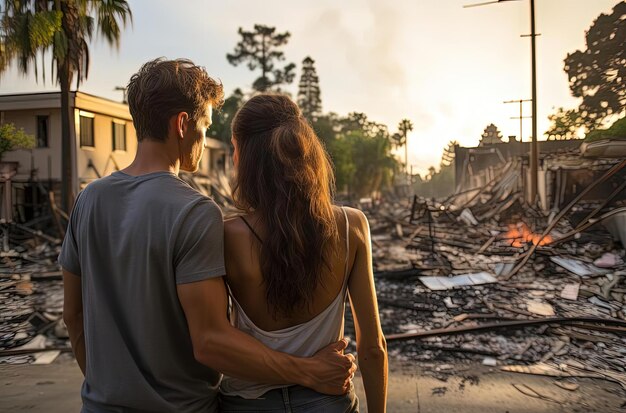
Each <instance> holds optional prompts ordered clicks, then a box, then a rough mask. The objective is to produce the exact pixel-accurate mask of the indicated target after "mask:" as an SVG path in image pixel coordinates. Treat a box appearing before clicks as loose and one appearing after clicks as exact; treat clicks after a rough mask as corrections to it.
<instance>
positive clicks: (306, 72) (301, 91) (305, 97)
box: [298, 56, 322, 122]
mask: <svg viewBox="0 0 626 413" xmlns="http://www.w3.org/2000/svg"><path fill="white" fill-rule="evenodd" d="M314 64H315V61H314V60H313V59H311V58H310V57H308V56H307V57H306V58H305V59H304V60H303V61H302V75H301V76H300V83H299V84H298V106H300V109H302V114H303V115H304V116H305V117H306V118H307V119H308V120H309V121H310V122H313V121H314V120H315V119H316V118H317V117H318V116H319V115H320V114H321V113H322V99H321V97H320V80H319V77H318V76H317V71H316V70H315V65H314Z"/></svg>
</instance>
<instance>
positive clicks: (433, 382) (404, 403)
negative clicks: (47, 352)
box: [0, 354, 626, 413]
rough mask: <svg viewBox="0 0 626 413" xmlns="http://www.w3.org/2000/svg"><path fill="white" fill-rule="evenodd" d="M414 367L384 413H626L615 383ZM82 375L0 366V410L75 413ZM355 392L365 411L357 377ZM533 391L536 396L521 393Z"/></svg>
mask: <svg viewBox="0 0 626 413" xmlns="http://www.w3.org/2000/svg"><path fill="white" fill-rule="evenodd" d="M427 370H430V368H428V369H426V368H423V367H421V366H420V365H418V364H413V365H409V364H408V363H403V364H402V365H401V364H399V362H392V363H391V368H390V377H389V402H388V408H387V410H388V412H391V413H404V412H418V413H435V412H447V413H455V412H463V413H472V412H477V413H491V412H493V413H496V412H498V413H507V412H508V413H522V412H541V413H543V412H545V413H548V412H568V413H569V412H581V413H582V412H602V413H610V412H626V403H625V401H624V400H623V398H622V397H623V394H624V393H623V392H621V390H620V388H619V386H618V385H616V384H614V383H610V382H605V381H601V380H592V379H579V380H578V381H577V383H578V384H579V386H580V387H579V388H578V389H577V390H575V391H570V390H565V389H563V388H561V387H558V386H557V385H555V379H553V378H550V377H539V376H531V375H523V374H516V373H505V372H502V371H499V370H498V369H496V368H488V367H485V366H482V365H458V366H454V369H453V370H452V371H454V373H453V374H451V375H449V377H448V378H447V380H445V381H444V380H442V379H440V378H439V379H438V378H435V377H432V375H430V374H428V371H427ZM81 382H82V376H81V374H80V370H79V369H78V366H77V365H76V362H75V361H74V359H73V358H72V357H71V355H69V354H63V355H61V357H59V358H58V359H57V360H56V361H55V362H54V363H52V364H50V365H0V411H1V412H22V411H28V412H42V413H43V412H45V413H67V412H77V411H79V409H80V395H79V393H80V384H81ZM356 388H357V393H358V395H359V397H360V399H361V400H362V408H361V411H362V412H367V407H366V406H365V404H366V403H365V396H364V393H363V385H362V382H361V379H360V377H358V376H357V379H356ZM518 389H522V391H524V392H525V393H532V391H535V392H537V393H538V394H539V395H540V396H539V397H540V398H537V395H536V396H535V397H531V396H528V395H525V394H523V393H522V392H520V390H518Z"/></svg>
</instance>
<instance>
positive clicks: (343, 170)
mask: <svg viewBox="0 0 626 413" xmlns="http://www.w3.org/2000/svg"><path fill="white" fill-rule="evenodd" d="M352 143H353V142H352V141H351V140H350V139H346V138H345V137H343V136H339V137H337V138H336V139H333V140H332V141H329V143H328V146H327V148H328V151H329V153H330V156H331V159H332V161H333V166H334V170H335V185H336V186H337V189H338V190H339V191H344V190H345V191H346V192H347V193H348V195H350V183H351V182H352V180H353V178H354V174H355V172H356V165H355V163H354V158H353V154H352Z"/></svg>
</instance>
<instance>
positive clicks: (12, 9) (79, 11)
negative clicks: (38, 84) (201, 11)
mask: <svg viewBox="0 0 626 413" xmlns="http://www.w3.org/2000/svg"><path fill="white" fill-rule="evenodd" d="M3 6H4V7H3V10H2V12H3V14H4V16H3V19H2V25H1V26H0V39H1V40H0V42H1V44H0V72H2V71H4V70H6V69H7V68H8V67H9V66H10V63H11V62H12V61H16V62H17V63H18V68H19V70H20V72H22V73H24V74H26V73H28V72H29V70H30V69H31V68H33V69H34V71H35V76H36V77H38V75H39V71H38V68H39V66H38V61H37V57H38V55H39V56H41V59H42V60H43V59H44V58H45V56H46V52H51V53H50V56H51V58H52V68H53V71H55V72H56V76H55V80H56V82H57V83H58V84H59V85H60V86H61V154H62V156H61V159H62V160H61V162H62V165H61V202H62V207H63V209H65V210H66V211H68V210H69V209H70V208H71V206H72V201H73V193H72V169H73V160H72V145H73V143H72V140H71V138H70V125H71V124H72V122H74V113H73V111H72V110H73V109H72V108H71V107H70V104H69V97H70V86H71V84H72V81H73V80H74V79H75V80H76V87H77V88H78V86H79V85H80V83H81V82H82V81H83V80H85V79H86V78H87V75H88V71H89V45H88V41H89V40H90V39H91V37H92V36H93V33H94V30H96V31H97V33H99V34H100V35H101V36H102V37H104V39H105V40H106V41H107V43H108V44H109V45H111V46H113V47H115V48H118V47H119V44H120V37H121V29H122V28H123V27H124V26H125V25H126V23H127V22H132V13H131V11H130V7H129V5H128V2H127V1H126V0H100V1H90V0H56V1H45V0H37V1H26V0H5V1H4V4H3ZM40 64H41V67H42V69H43V67H44V63H43V62H41V63H40ZM41 76H42V78H43V80H44V81H45V72H44V71H43V70H42V71H41Z"/></svg>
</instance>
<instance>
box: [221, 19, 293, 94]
mask: <svg viewBox="0 0 626 413" xmlns="http://www.w3.org/2000/svg"><path fill="white" fill-rule="evenodd" d="M238 33H239V35H240V36H241V40H240V41H239V43H237V45H236V46H235V50H234V53H232V54H231V53H228V54H227V55H226V59H228V62H229V63H230V64H231V65H233V66H238V65H239V64H240V63H243V62H247V63H248V69H250V70H256V69H261V76H260V77H259V78H257V79H256V80H255V81H254V83H253V84H252V88H253V89H254V90H256V91H259V92H266V91H268V90H270V89H276V90H280V85H282V84H288V83H291V82H292V81H293V78H294V76H295V74H294V72H293V71H294V69H295V67H296V65H295V64H294V63H289V64H287V65H285V66H284V67H283V68H280V67H277V66H276V65H277V62H280V61H283V60H285V55H284V53H283V52H282V51H281V50H280V48H281V47H282V46H284V45H286V44H287V42H288V41H289V37H290V36H291V34H290V33H289V32H284V33H276V28H275V27H269V26H264V25H262V24H255V25H254V30H253V31H245V30H243V28H241V27H240V28H239V32H238Z"/></svg>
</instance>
